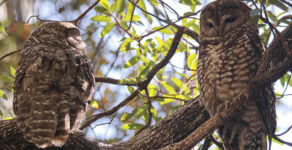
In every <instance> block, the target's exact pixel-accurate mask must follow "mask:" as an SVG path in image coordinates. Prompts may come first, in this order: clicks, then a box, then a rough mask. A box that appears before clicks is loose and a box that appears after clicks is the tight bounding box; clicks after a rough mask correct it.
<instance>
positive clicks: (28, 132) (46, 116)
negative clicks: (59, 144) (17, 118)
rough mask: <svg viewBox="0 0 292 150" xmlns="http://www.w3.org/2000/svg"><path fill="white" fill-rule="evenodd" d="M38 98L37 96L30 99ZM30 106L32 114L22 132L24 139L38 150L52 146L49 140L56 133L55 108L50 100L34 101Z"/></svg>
mask: <svg viewBox="0 0 292 150" xmlns="http://www.w3.org/2000/svg"><path fill="white" fill-rule="evenodd" d="M33 98H38V99H39V97H37V96H34V97H32V99H33ZM34 101H35V103H34V104H32V107H31V108H32V113H31V115H30V116H28V118H27V119H26V121H25V122H24V123H25V124H24V126H22V128H24V127H26V129H25V131H23V134H24V138H25V139H26V140H27V141H29V142H31V143H33V144H34V145H35V146H37V147H38V148H46V147H49V146H51V145H52V142H51V139H52V137H53V136H54V134H55V132H56V126H57V107H56V106H55V105H56V104H54V103H53V102H52V101H53V100H52V99H51V98H50V99H46V100H44V101H40V100H34Z"/></svg>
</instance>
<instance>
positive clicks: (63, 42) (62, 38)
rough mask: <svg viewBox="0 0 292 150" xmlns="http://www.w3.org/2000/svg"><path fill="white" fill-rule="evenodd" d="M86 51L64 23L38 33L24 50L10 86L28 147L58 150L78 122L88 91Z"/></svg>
mask: <svg viewBox="0 0 292 150" xmlns="http://www.w3.org/2000/svg"><path fill="white" fill-rule="evenodd" d="M85 52H86V45H85V43H84V42H83V40H82V38H81V36H80V32H79V30H78V28H77V27H76V26H75V25H73V24H72V23H69V22H50V23H47V24H44V25H42V26H40V27H38V28H37V29H36V30H35V31H34V32H32V34H31V35H30V37H29V39H28V40H27V42H26V43H25V45H24V48H23V49H22V53H21V55H20V58H19V66H18V69H17V71H16V78H15V83H14V86H15V87H14V99H13V110H14V113H15V115H16V118H17V125H18V127H19V128H20V129H21V132H22V134H23V136H24V138H25V140H27V141H28V142H31V143H33V144H34V145H35V146H37V147H38V148H46V147H49V146H53V145H54V146H58V147H61V146H63V145H64V144H65V143H66V140H67V138H68V135H69V133H70V132H71V131H72V130H74V129H76V128H77V127H78V126H79V124H80V121H82V119H83V117H84V113H85V112H86V110H87V107H88V101H89V100H90V99H91V95H92V92H93V90H94V76H93V74H92V70H91V65H90V60H89V58H88V57H87V56H86V55H85Z"/></svg>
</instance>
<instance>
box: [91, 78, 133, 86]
mask: <svg viewBox="0 0 292 150" xmlns="http://www.w3.org/2000/svg"><path fill="white" fill-rule="evenodd" d="M95 82H103V83H109V84H117V85H127V86H137V84H132V83H122V82H121V80H118V79H113V78H107V77H95Z"/></svg>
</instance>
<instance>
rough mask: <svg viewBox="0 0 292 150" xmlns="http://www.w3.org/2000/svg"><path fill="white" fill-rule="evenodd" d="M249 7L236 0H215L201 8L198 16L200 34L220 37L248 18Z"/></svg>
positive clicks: (245, 21)
mask: <svg viewBox="0 0 292 150" xmlns="http://www.w3.org/2000/svg"><path fill="white" fill-rule="evenodd" d="M249 13H250V8H249V7H247V6H246V5H245V4H244V3H242V2H239V1H236V0H216V1H214V2H212V3H209V4H208V5H207V6H206V7H204V8H203V10H202V12H201V16H200V36H203V37H221V36H223V35H225V34H226V33H228V32H230V31H232V30H233V29H234V28H237V27H239V26H241V25H243V24H247V22H248V19H249V18H250V14H249Z"/></svg>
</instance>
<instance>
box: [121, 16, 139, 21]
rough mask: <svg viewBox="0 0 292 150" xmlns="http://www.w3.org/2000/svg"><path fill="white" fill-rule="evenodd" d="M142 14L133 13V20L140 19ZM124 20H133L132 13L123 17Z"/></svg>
mask: <svg viewBox="0 0 292 150" xmlns="http://www.w3.org/2000/svg"><path fill="white" fill-rule="evenodd" d="M139 20H140V16H138V15H133V18H132V21H139ZM122 21H131V15H127V16H126V17H124V18H123V20H122Z"/></svg>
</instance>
